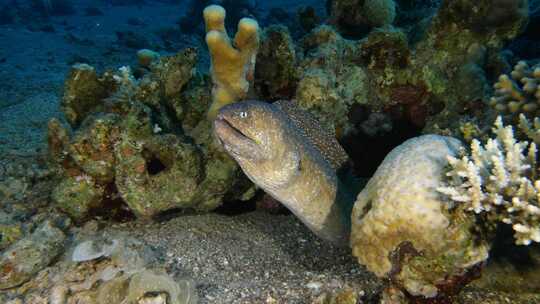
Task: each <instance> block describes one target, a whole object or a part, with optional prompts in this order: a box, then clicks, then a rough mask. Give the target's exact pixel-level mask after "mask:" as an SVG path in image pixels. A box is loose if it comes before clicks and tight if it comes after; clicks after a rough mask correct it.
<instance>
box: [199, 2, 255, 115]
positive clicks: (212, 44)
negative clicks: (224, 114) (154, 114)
mask: <svg viewBox="0 0 540 304" xmlns="http://www.w3.org/2000/svg"><path fill="white" fill-rule="evenodd" d="M203 15H204V21H205V23H206V44H207V45H208V49H209V51H210V56H211V60H212V66H211V73H212V81H213V83H214V87H213V89H212V97H213V102H212V105H211V106H210V109H209V110H208V118H209V119H214V118H215V117H216V115H217V112H218V110H219V109H220V108H221V107H223V106H224V105H226V104H229V103H233V102H235V101H238V100H241V99H243V98H245V97H246V96H247V93H248V90H249V87H250V81H252V80H253V73H254V69H255V58H256V56H257V50H258V47H259V25H258V24H257V21H256V20H254V19H250V18H242V19H241V20H240V22H238V31H237V33H236V36H235V37H234V41H231V40H230V38H229V36H228V35H227V32H226V30H225V24H224V21H225V9H224V8H223V7H221V6H219V5H210V6H208V7H206V8H205V9H204V12H203Z"/></svg>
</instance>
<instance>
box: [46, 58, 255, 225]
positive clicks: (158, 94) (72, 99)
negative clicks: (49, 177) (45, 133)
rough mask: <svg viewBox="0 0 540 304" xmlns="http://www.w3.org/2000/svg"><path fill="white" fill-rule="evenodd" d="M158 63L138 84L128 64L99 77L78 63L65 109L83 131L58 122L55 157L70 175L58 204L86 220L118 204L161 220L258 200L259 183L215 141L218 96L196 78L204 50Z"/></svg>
mask: <svg viewBox="0 0 540 304" xmlns="http://www.w3.org/2000/svg"><path fill="white" fill-rule="evenodd" d="M138 55H139V56H140V53H139V54H138ZM152 57H153V59H152V60H151V61H150V63H149V65H146V64H145V67H144V69H142V70H141V72H142V73H143V75H142V77H141V78H139V79H136V78H135V77H134V76H133V73H132V72H131V69H130V68H129V67H122V68H120V69H119V70H118V71H116V72H112V71H108V72H105V74H104V75H103V76H98V75H97V73H96V72H95V70H94V69H93V68H92V67H90V66H87V65H84V66H82V68H81V66H80V65H77V66H75V67H74V69H73V71H72V72H71V73H70V74H69V75H68V78H67V80H66V93H65V94H64V95H65V98H64V102H63V109H64V110H65V113H66V117H68V118H70V119H68V121H69V122H70V123H71V125H72V127H74V128H75V130H74V132H73V134H72V135H71V136H70V135H68V132H67V131H66V130H65V129H64V128H62V126H61V125H60V124H59V123H58V122H57V121H56V122H55V121H51V123H50V124H49V155H50V157H51V158H52V159H53V163H55V164H56V166H57V167H59V168H60V171H61V177H60V178H59V181H58V183H57V186H56V187H55V188H54V190H53V193H52V199H53V202H54V203H55V205H56V206H57V207H58V208H59V209H60V210H62V211H64V212H66V213H68V214H69V215H70V216H71V217H73V218H74V219H76V220H77V221H82V220H84V219H86V218H87V216H88V215H89V214H90V213H92V212H94V211H99V210H100V209H102V208H114V206H118V204H119V203H120V205H123V204H125V205H126V206H127V208H128V209H129V210H130V211H131V212H133V213H134V214H135V215H137V216H140V217H152V216H154V215H157V214H159V213H161V212H163V211H166V210H171V209H178V208H193V209H197V210H201V211H202V210H212V209H214V208H216V207H217V206H219V205H220V204H221V202H222V201H223V199H224V198H225V197H227V198H228V199H234V198H240V197H242V198H243V199H249V197H250V196H249V195H247V196H242V194H243V193H244V192H245V191H246V190H248V188H249V187H250V184H249V183H248V182H246V180H245V179H244V177H242V176H239V175H238V173H237V172H238V167H237V165H236V164H235V163H234V161H232V160H231V159H230V158H229V157H228V156H227V155H226V154H225V153H224V152H223V151H221V149H220V148H219V147H218V146H216V145H215V144H214V142H213V138H212V136H211V132H210V130H211V125H210V123H209V122H208V121H207V120H206V119H205V117H204V112H205V110H206V108H207V107H208V105H209V102H210V101H209V98H210V97H209V95H210V94H209V91H210V90H209V85H208V82H207V81H206V80H205V79H201V78H200V77H196V75H195V74H194V65H195V62H196V54H195V52H194V51H193V50H192V49H186V50H184V51H182V52H180V53H178V54H177V55H172V56H162V57H158V56H157V55H155V56H154V55H153V56H152ZM144 63H148V62H147V61H146V60H145V61H144ZM145 71H146V72H145ZM83 76H84V77H83ZM193 76H195V77H193ZM103 79H107V81H105V80H103ZM83 80H85V81H83ZM105 82H106V83H107V85H103V83H105ZM98 213H99V212H98ZM111 214H114V212H112V213H111V212H109V215H111Z"/></svg>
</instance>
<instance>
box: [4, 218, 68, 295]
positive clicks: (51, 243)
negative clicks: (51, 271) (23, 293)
mask: <svg viewBox="0 0 540 304" xmlns="http://www.w3.org/2000/svg"><path fill="white" fill-rule="evenodd" d="M65 238H66V236H65V235H64V233H63V232H62V231H61V230H60V229H58V228H56V227H54V226H53V224H52V223H51V222H49V221H46V222H44V223H43V224H41V225H40V226H39V227H38V228H37V229H36V230H35V231H34V232H33V233H32V234H31V235H30V236H29V237H27V238H23V239H21V240H19V241H18V242H16V243H14V244H13V245H12V246H11V247H9V248H7V249H6V250H5V251H4V252H3V253H2V256H1V257H0V269H2V272H1V274H0V289H6V288H11V287H15V286H17V285H20V284H22V283H24V282H26V281H28V280H30V279H31V278H32V277H33V276H34V275H35V274H36V273H37V272H38V271H40V270H41V269H43V268H45V267H46V266H48V265H49V264H50V263H51V262H52V261H53V260H54V259H55V258H56V257H57V256H58V255H59V254H60V253H62V250H63V248H64V244H63V243H64V240H65Z"/></svg>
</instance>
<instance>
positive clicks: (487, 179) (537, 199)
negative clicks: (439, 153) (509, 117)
mask: <svg viewBox="0 0 540 304" xmlns="http://www.w3.org/2000/svg"><path fill="white" fill-rule="evenodd" d="M520 121H521V122H520V126H521V129H523V130H522V131H523V132H524V133H525V134H527V133H530V134H531V135H535V136H536V137H537V138H538V134H539V133H540V132H539V131H538V128H536V130H535V129H534V127H538V126H539V125H540V123H539V122H538V120H535V122H534V127H533V126H531V124H530V122H529V121H528V120H527V119H526V118H525V117H524V116H523V115H522V116H521V117H520ZM493 133H494V134H495V135H496V138H494V139H489V140H488V142H487V143H486V144H485V145H482V144H481V143H480V142H479V141H478V140H476V139H475V140H473V141H472V143H471V153H470V155H463V156H462V157H461V158H455V157H453V156H448V162H449V164H450V170H449V171H448V172H447V174H446V176H447V180H446V182H447V186H445V187H439V188H438V189H437V190H438V191H439V192H441V193H442V194H444V195H446V196H448V197H449V198H450V199H451V200H452V201H453V202H454V203H458V204H461V206H463V207H465V208H466V209H467V210H470V211H474V212H475V213H477V214H480V213H487V216H486V218H487V219H488V221H492V220H493V221H496V222H499V221H500V222H503V223H505V224H509V225H512V228H513V229H514V232H515V233H514V237H515V241H516V244H520V245H529V244H530V243H531V242H533V241H534V242H540V180H538V179H537V171H538V163H537V152H538V151H537V148H536V143H535V142H534V141H535V140H534V138H533V137H532V136H529V137H530V138H531V140H532V141H533V142H531V143H529V142H528V141H518V140H516V138H515V137H514V130H513V128H512V126H506V127H505V126H504V125H503V123H502V119H501V117H498V118H497V120H496V121H495V125H494V128H493ZM456 206H459V205H456Z"/></svg>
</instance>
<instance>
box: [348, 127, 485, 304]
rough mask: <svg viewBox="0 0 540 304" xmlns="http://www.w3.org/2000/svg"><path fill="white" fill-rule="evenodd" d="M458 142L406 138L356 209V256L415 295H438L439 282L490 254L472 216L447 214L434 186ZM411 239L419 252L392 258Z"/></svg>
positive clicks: (429, 137)
mask: <svg viewBox="0 0 540 304" xmlns="http://www.w3.org/2000/svg"><path fill="white" fill-rule="evenodd" d="M460 146H461V144H460V143H459V141H457V140H455V139H453V138H449V137H441V136H436V135H425V136H421V137H417V138H413V139H410V140H408V141H406V142H405V143H403V144H402V145H400V146H398V147H397V148H395V149H394V150H393V151H392V152H391V153H390V154H388V155H387V156H386V158H385V160H384V161H383V163H382V164H381V165H380V166H379V168H378V169H377V172H376V173H375V175H374V176H373V177H372V178H371V180H370V181H369V182H368V184H367V186H366V187H365V188H364V190H362V192H361V193H360V194H359V195H358V199H357V202H356V204H355V207H354V210H353V216H352V222H353V225H352V233H351V245H352V248H353V254H354V255H355V256H356V257H357V258H358V261H359V262H360V263H361V264H363V265H366V267H367V268H368V269H369V270H371V271H373V272H374V273H375V274H376V275H377V276H379V277H390V278H391V279H392V280H394V283H397V284H398V285H400V287H402V288H404V289H405V290H406V291H407V292H409V293H410V294H412V295H413V296H426V297H434V296H436V295H438V293H439V290H438V288H437V286H438V285H441V284H443V283H444V281H445V280H446V279H449V278H451V277H452V276H459V275H463V274H464V272H465V270H466V269H467V268H469V267H471V266H473V265H476V264H477V263H481V262H483V261H484V260H486V259H487V257H488V254H487V250H488V248H487V246H486V245H485V244H484V243H482V242H479V243H475V242H474V240H475V235H473V234H472V233H471V232H470V230H469V229H470V227H471V225H472V219H471V218H470V217H467V216H465V215H464V213H461V214H451V213H449V212H448V211H447V206H445V204H444V200H442V199H441V197H440V196H439V193H438V192H437V190H436V189H437V187H439V186H440V185H441V179H442V177H443V168H444V167H445V166H446V164H447V163H446V156H447V155H455V154H456V153H457V150H458V148H459V147H460ZM407 243H409V244H410V245H412V248H413V251H416V254H413V255H412V256H411V257H409V258H407V259H403V258H402V257H401V258H398V259H392V258H391V254H393V253H394V252H397V253H398V254H400V252H399V249H400V248H399V247H402V246H404V245H406V244H407ZM397 263H399V264H397Z"/></svg>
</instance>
